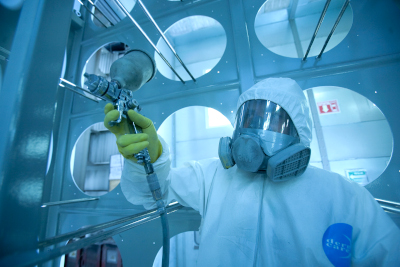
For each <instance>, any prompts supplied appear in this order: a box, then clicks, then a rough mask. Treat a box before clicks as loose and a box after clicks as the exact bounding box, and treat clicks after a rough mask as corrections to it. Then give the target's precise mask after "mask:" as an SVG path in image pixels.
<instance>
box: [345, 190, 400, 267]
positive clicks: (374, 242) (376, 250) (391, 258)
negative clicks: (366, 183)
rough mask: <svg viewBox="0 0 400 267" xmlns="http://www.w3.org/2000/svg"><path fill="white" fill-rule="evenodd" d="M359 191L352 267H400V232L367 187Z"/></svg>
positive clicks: (355, 216)
mask: <svg viewBox="0 0 400 267" xmlns="http://www.w3.org/2000/svg"><path fill="white" fill-rule="evenodd" d="M353 186H354V187H358V188H356V190H355V191H356V194H355V195H357V198H358V201H357V206H356V208H355V209H354V214H352V215H353V216H354V218H355V220H356V221H357V223H356V224H354V225H356V227H354V229H353V246H352V247H353V249H352V250H353V251H352V266H400V229H399V228H398V227H397V225H396V224H395V223H394V222H393V220H392V219H391V218H390V217H389V215H388V214H387V213H386V212H384V211H383V209H382V208H381V206H380V205H379V204H378V203H377V202H376V201H375V199H374V198H373V197H372V196H371V194H370V193H369V192H368V190H366V189H365V188H359V186H358V185H353Z"/></svg>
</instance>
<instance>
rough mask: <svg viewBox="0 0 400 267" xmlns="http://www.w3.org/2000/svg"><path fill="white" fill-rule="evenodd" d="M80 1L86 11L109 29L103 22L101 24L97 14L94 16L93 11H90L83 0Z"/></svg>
mask: <svg viewBox="0 0 400 267" xmlns="http://www.w3.org/2000/svg"><path fill="white" fill-rule="evenodd" d="M78 1H79V3H80V4H81V5H82V6H83V7H84V8H86V10H87V11H88V12H89V13H90V14H92V15H93V17H95V18H96V19H97V20H98V21H99V22H100V23H101V24H103V26H104V28H107V26H106V25H105V24H104V23H103V22H101V20H100V19H99V18H98V17H97V16H96V15H95V14H93V13H92V11H90V9H89V8H88V7H87V6H85V5H84V4H83V3H82V2H81V0H78Z"/></svg>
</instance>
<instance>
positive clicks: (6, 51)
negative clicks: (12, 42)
mask: <svg viewBox="0 0 400 267" xmlns="http://www.w3.org/2000/svg"><path fill="white" fill-rule="evenodd" d="M0 52H3V53H4V54H7V55H9V54H10V51H8V50H7V49H5V48H4V47H2V46H0Z"/></svg>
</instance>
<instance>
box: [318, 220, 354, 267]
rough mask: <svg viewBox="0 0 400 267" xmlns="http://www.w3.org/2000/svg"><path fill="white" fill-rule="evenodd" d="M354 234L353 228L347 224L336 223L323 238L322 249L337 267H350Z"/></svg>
mask: <svg viewBox="0 0 400 267" xmlns="http://www.w3.org/2000/svg"><path fill="white" fill-rule="evenodd" d="M352 234H353V227H352V226H351V225H349V224H346V223H335V224H332V225H331V226H329V227H328V229H326V231H325V233H324V236H323V238H322V247H323V249H324V252H325V255H326V256H327V257H328V259H329V261H330V262H331V263H332V264H333V265H334V266H335V267H339V266H340V267H348V266H350V263H351V236H352Z"/></svg>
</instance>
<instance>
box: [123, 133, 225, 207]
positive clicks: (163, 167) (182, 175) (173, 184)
mask: <svg viewBox="0 0 400 267" xmlns="http://www.w3.org/2000/svg"><path fill="white" fill-rule="evenodd" d="M159 139H160V141H161V144H162V146H163V152H162V154H161V156H160V157H159V158H158V159H157V161H156V162H155V163H153V166H154V170H155V173H156V174H157V176H158V180H159V182H160V187H161V191H162V193H163V199H164V202H165V204H166V205H167V204H169V203H171V202H174V201H178V202H179V203H180V204H182V205H183V206H186V207H191V208H193V209H195V210H197V211H199V212H200V214H201V215H203V213H204V209H205V204H206V201H207V198H208V194H209V192H210V188H211V184H212V180H213V177H214V175H215V172H216V169H217V167H218V163H219V162H218V160H217V159H207V160H202V161H190V162H187V163H185V164H184V166H183V167H180V168H171V161H170V158H169V148H168V145H167V144H166V142H165V141H164V140H163V139H162V138H161V137H160V136H159ZM121 189H122V192H123V194H124V195H125V197H126V198H127V200H128V201H129V202H131V203H133V204H135V205H143V206H144V207H145V208H146V209H152V208H155V207H156V205H155V202H154V199H153V197H152V195H151V192H150V189H149V186H148V184H147V180H146V173H145V171H144V167H143V166H142V165H140V164H137V163H134V162H132V161H130V160H126V159H125V164H124V169H123V171H122V177H121Z"/></svg>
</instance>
